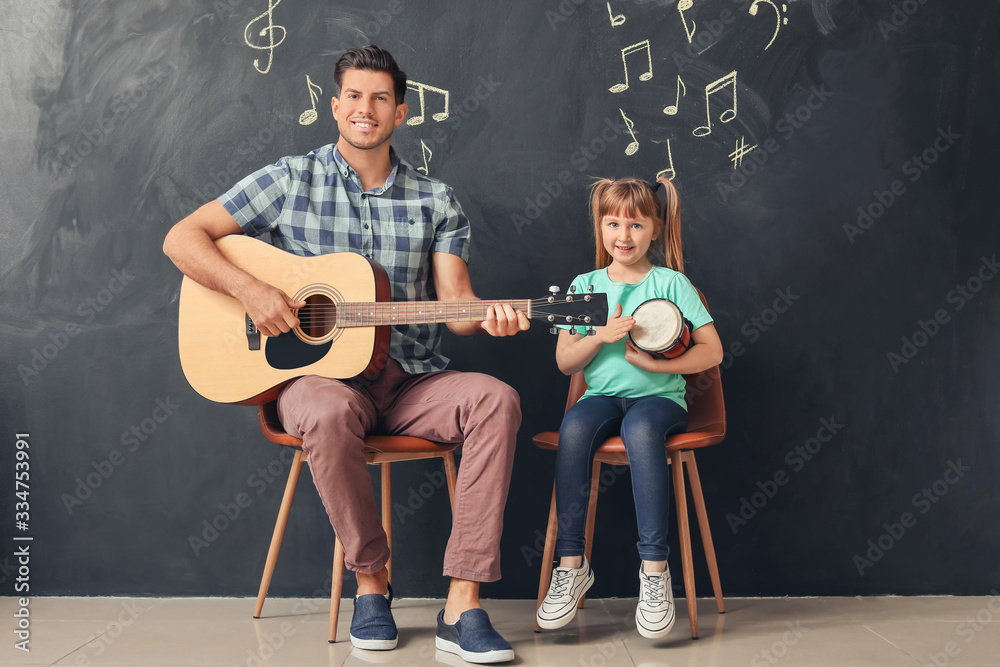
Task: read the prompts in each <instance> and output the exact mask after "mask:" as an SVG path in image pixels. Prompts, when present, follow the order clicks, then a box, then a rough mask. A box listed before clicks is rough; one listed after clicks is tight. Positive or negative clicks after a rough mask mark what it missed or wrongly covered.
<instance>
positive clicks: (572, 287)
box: [569, 285, 576, 294]
mask: <svg viewBox="0 0 1000 667" xmlns="http://www.w3.org/2000/svg"><path fill="white" fill-rule="evenodd" d="M569 292H570V294H576V285H570V286H569Z"/></svg>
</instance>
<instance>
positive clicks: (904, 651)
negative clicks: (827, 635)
mask: <svg viewBox="0 0 1000 667" xmlns="http://www.w3.org/2000/svg"><path fill="white" fill-rule="evenodd" d="M861 627H863V628H864V629H865V630H867V631H868V632H870V633H872V634H873V635H875V636H876V637H878V638H879V639H881V640H882V641H884V642H885V643H886V644H888V645H889V646H892V647H893V648H894V649H896V650H897V651H902V652H903V653H904V654H906V655H908V656H910V657H911V658H913V659H914V660H916V661H917V662H919V663H920V664H921V665H925V666H926V665H927V663H926V662H924V661H923V660H922V659H921V658H920V657H918V656H915V655H913V654H912V653H910V652H909V651H907V650H906V649H905V648H903V647H902V646H899V645H898V644H896V643H895V642H893V641H891V640H889V639H888V638H886V637H883V636H882V635H880V634H879V633H878V632H876V631H875V630H873V629H872V628H871V627H870V626H869V625H868V624H867V623H862V624H861Z"/></svg>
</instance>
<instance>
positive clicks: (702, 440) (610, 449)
mask: <svg viewBox="0 0 1000 667" xmlns="http://www.w3.org/2000/svg"><path fill="white" fill-rule="evenodd" d="M725 437H726V434H725V432H722V433H718V432H712V431H694V432H691V433H678V434H677V435H672V436H670V437H669V438H667V443H666V448H667V451H668V452H676V451H681V450H686V449H699V448H701V447H708V446H709V445H717V444H719V443H720V442H722V441H723V439H725ZM532 441H533V442H534V443H535V447H538V448H539V449H547V450H549V451H556V450H557V449H559V432H558V431H545V432H544V433H539V434H537V435H535V436H534V437H533V438H532ZM597 453H598V454H624V453H625V443H624V442H622V439H621V437H619V436H615V437H613V438H608V439H607V440H605V441H604V443H603V444H602V445H601V446H600V447H598V448H597Z"/></svg>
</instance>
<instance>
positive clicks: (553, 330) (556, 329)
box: [549, 327, 559, 335]
mask: <svg viewBox="0 0 1000 667" xmlns="http://www.w3.org/2000/svg"><path fill="white" fill-rule="evenodd" d="M549 333H550V334H552V335H555V334H558V333H559V328H558V327H550V328H549Z"/></svg>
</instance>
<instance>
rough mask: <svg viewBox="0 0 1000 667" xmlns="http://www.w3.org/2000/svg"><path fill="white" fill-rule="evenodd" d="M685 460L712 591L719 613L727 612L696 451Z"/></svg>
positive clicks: (687, 455) (686, 456) (685, 454)
mask: <svg viewBox="0 0 1000 667" xmlns="http://www.w3.org/2000/svg"><path fill="white" fill-rule="evenodd" d="M684 462H685V463H686V464H687V473H688V480H689V481H690V483H691V497H692V498H693V499H694V510H695V513H696V514H697V515H698V529H699V531H700V532H701V545H702V548H703V549H704V550H705V560H707V561H708V572H709V574H710V575H711V577H712V592H713V593H715V604H716V606H717V607H718V608H719V613H720V614H725V613H726V603H725V600H723V598H722V584H721V583H720V581H719V565H718V563H717V562H716V560H715V544H714V543H713V542H712V529H711V528H709V526H708V512H707V511H706V509H705V497H704V496H703V495H702V494H701V478H700V477H699V476H698V464H697V463H695V460H694V452H685V453H684Z"/></svg>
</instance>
